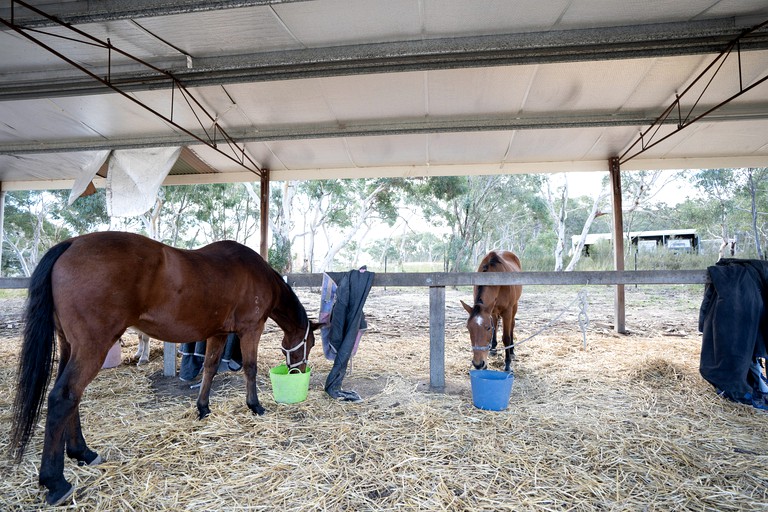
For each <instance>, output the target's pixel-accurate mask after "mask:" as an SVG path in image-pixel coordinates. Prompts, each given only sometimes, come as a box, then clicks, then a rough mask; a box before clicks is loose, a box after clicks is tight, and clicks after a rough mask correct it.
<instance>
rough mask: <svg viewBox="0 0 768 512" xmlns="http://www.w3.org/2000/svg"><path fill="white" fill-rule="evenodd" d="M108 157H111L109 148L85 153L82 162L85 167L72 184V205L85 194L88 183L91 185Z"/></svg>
mask: <svg viewBox="0 0 768 512" xmlns="http://www.w3.org/2000/svg"><path fill="white" fill-rule="evenodd" d="M107 157H109V150H104V151H89V152H87V153H84V154H83V158H84V160H85V161H84V162H83V164H82V165H83V167H82V168H81V171H80V176H78V178H77V179H76V180H75V184H74V185H72V190H71V191H70V193H69V205H70V206H72V203H74V202H75V200H76V199H77V198H78V197H80V196H81V195H83V192H85V189H87V188H88V185H90V183H91V181H92V180H93V178H94V177H95V176H96V173H97V172H99V169H100V168H101V166H102V165H104V162H105V161H106V160H107Z"/></svg>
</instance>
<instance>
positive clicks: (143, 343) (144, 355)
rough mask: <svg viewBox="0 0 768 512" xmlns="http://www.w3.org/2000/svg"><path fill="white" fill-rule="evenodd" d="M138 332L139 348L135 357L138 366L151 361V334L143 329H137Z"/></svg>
mask: <svg viewBox="0 0 768 512" xmlns="http://www.w3.org/2000/svg"><path fill="white" fill-rule="evenodd" d="M136 334H137V335H138V337H139V348H138V349H137V350H136V355H135V356H134V357H135V358H136V359H137V361H136V366H139V365H142V364H145V363H148V362H149V336H147V335H146V334H144V333H143V332H141V331H137V332H136Z"/></svg>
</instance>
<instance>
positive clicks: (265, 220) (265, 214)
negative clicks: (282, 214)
mask: <svg viewBox="0 0 768 512" xmlns="http://www.w3.org/2000/svg"><path fill="white" fill-rule="evenodd" d="M260 193H261V205H260V208H261V209H260V212H261V245H260V246H259V253H260V254H261V257H262V258H264V261H269V244H268V243H267V242H268V240H267V236H268V235H269V169H262V170H261V191H260Z"/></svg>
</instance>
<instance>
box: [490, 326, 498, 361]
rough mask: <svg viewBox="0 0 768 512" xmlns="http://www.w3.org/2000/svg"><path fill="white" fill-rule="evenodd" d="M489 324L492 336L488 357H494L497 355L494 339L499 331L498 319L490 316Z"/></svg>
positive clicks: (496, 341) (496, 344)
mask: <svg viewBox="0 0 768 512" xmlns="http://www.w3.org/2000/svg"><path fill="white" fill-rule="evenodd" d="M491 323H492V324H493V334H491V350H490V351H489V355H492V356H495V355H496V354H497V353H498V350H496V347H497V346H498V344H499V342H498V339H497V338H496V333H497V332H498V330H499V317H498V316H491Z"/></svg>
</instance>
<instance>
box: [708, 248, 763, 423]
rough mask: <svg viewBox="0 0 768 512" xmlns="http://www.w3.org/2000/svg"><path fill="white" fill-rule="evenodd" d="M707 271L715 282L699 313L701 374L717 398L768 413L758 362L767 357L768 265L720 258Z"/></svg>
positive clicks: (710, 284)
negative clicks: (743, 404)
mask: <svg viewBox="0 0 768 512" xmlns="http://www.w3.org/2000/svg"><path fill="white" fill-rule="evenodd" d="M707 270H708V272H709V278H710V282H709V283H707V286H706V288H705V290H704V299H703V301H702V303H701V309H700V311H699V331H701V332H702V334H703V336H702V345H701V361H700V365H699V372H700V373H701V376H702V377H704V379H705V380H706V381H707V382H709V383H710V384H712V385H713V386H714V387H715V389H716V391H717V393H718V394H720V395H722V396H724V397H726V398H728V399H730V400H733V401H736V402H741V403H746V404H750V405H752V406H754V407H758V408H760V409H768V404H767V403H766V397H768V395H767V394H766V392H768V386H767V385H766V382H765V378H764V377H763V375H762V371H761V368H760V365H759V362H758V361H759V360H760V359H765V358H766V355H768V351H767V349H766V343H768V314H767V313H766V304H768V262H766V261H761V260H740V259H733V258H730V259H721V260H720V261H718V262H717V264H716V265H714V266H711V267H709V268H708V269H707Z"/></svg>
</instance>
